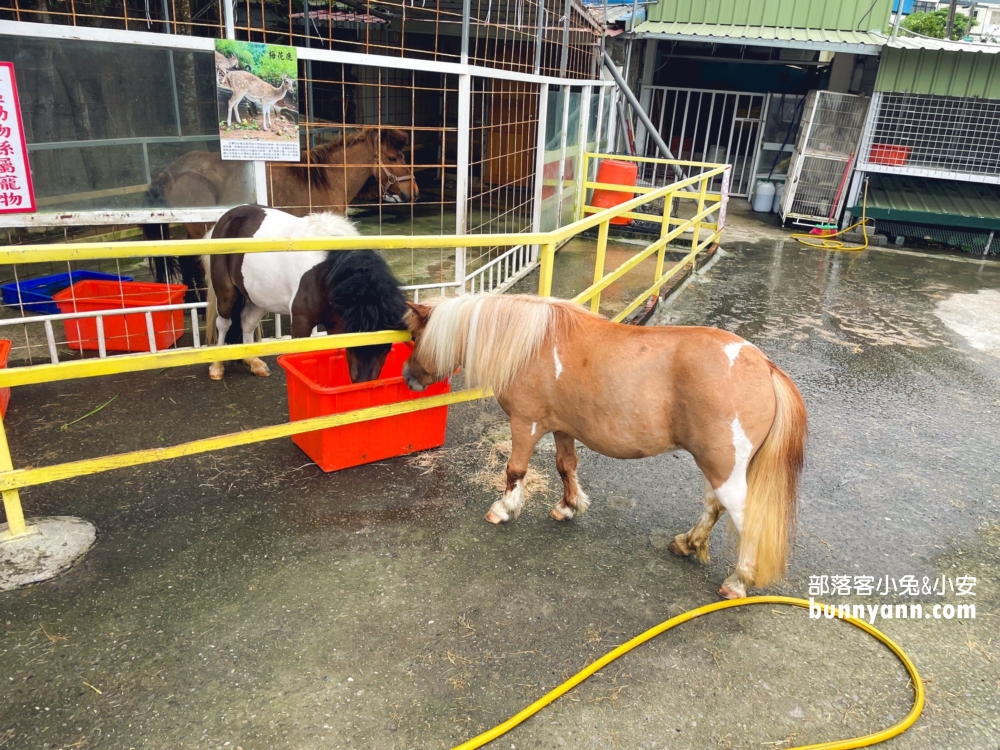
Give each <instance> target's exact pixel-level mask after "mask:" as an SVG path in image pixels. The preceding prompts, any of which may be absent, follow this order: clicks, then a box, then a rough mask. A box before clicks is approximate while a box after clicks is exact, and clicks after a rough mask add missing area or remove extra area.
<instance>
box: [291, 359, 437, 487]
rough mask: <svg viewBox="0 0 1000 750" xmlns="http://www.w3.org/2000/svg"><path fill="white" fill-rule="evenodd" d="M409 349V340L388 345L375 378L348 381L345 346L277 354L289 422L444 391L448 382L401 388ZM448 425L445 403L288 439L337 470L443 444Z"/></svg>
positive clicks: (322, 465) (327, 467)
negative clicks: (417, 389)
mask: <svg viewBox="0 0 1000 750" xmlns="http://www.w3.org/2000/svg"><path fill="white" fill-rule="evenodd" d="M412 350H413V344H411V343H409V342H401V343H396V344H393V345H392V350H391V351H390V352H389V355H388V356H387V357H386V360H385V364H384V365H383V366H382V372H381V374H380V376H379V378H378V379H377V380H371V381H369V382H367V383H357V384H355V383H352V382H351V376H350V374H349V373H348V369H347V355H346V351H345V350H344V349H331V350H328V351H323V352H304V353H302V354H283V355H281V356H280V357H278V365H279V366H280V367H281V368H282V369H283V370H284V371H285V380H286V382H287V385H288V414H289V416H290V417H291V420H292V421H293V422H297V421H298V420H300V419H309V418H310V417H322V416H326V415H328V414H340V413H343V412H347V411H354V410H355V409H366V408H368V407H371V406H382V405H384V404H395V403H399V402H400V401H411V400H413V399H418V398H424V397H426V396H437V395H440V394H442V393H449V392H450V391H451V386H450V385H449V384H448V381H447V380H445V381H444V382H442V383H435V384H434V385H432V386H430V387H429V388H427V390H425V391H422V392H420V393H415V392H414V391H411V390H410V389H409V388H408V387H407V386H406V383H405V382H404V381H403V377H402V372H403V363H405V362H406V360H407V359H408V358H409V356H410V352H411V351H412ZM447 424H448V407H447V406H439V407H436V408H434V409H424V410H423V411H416V412H411V413H409V414H400V415H397V416H395V417H384V418H382V419H373V420H371V421H368V422H359V423H358V424H349V425H343V426H342V427H329V428H327V429H325V430H317V431H315V432H306V433H303V434H301V435H293V436H292V440H293V441H295V444H296V445H297V446H299V448H301V449H302V450H303V451H304V452H305V454H306V455H307V456H309V458H311V459H312V460H313V461H315V462H316V464H317V465H318V466H319V467H320V468H321V469H322V470H323V471H339V470H340V469H346V468H348V467H350V466H360V465H361V464H367V463H371V462H372V461H381V460H383V459H386V458H392V457H393V456H404V455H406V454H407V453H415V452H417V451H423V450H427V449H429V448H437V447H439V446H441V445H444V436H445V428H446V427H447Z"/></svg>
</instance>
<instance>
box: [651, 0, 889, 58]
mask: <svg viewBox="0 0 1000 750" xmlns="http://www.w3.org/2000/svg"><path fill="white" fill-rule="evenodd" d="M653 7H656V6H653ZM636 32H637V33H638V34H640V35H641V36H651V37H661V36H662V37H665V38H666V37H669V38H670V39H674V40H677V41H693V42H715V43H717V44H747V45H755V46H767V47H794V48H797V49H815V50H833V51H835V52H853V53H858V54H867V55H874V54H878V51H879V49H881V47H882V45H883V44H885V37H883V36H880V35H878V34H876V33H872V32H867V31H850V30H847V31H844V30H837V29H822V28H799V27H787V26H754V25H744V24H721V23H689V22H678V21H645V22H644V23H641V24H639V26H637V27H636Z"/></svg>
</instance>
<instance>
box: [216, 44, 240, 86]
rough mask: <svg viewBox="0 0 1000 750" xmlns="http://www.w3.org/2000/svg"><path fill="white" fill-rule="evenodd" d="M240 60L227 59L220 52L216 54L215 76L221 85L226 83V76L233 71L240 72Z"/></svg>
mask: <svg viewBox="0 0 1000 750" xmlns="http://www.w3.org/2000/svg"><path fill="white" fill-rule="evenodd" d="M239 68H240V59H239V58H238V57H226V56H225V55H223V54H222V53H220V52H216V53H215V74H216V76H217V77H218V79H219V83H225V82H226V74H227V73H229V71H231V70H239Z"/></svg>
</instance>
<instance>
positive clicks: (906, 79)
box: [875, 38, 1000, 99]
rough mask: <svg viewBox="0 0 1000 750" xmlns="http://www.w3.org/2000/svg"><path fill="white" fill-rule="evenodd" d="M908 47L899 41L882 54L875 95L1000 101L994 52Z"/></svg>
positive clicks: (999, 66)
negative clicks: (893, 94) (888, 94)
mask: <svg viewBox="0 0 1000 750" xmlns="http://www.w3.org/2000/svg"><path fill="white" fill-rule="evenodd" d="M911 44H913V42H912V41H911V40H909V39H906V40H904V39H903V38H900V39H899V40H897V41H896V42H893V46H889V47H886V48H885V49H883V50H882V58H881V60H880V62H879V70H878V78H877V79H876V80H875V90H876V91H894V92H897V93H901V94H932V95H936V96H964V97H974V98H981V99H1000V54H996V50H993V49H990V48H988V47H984V46H983V45H978V46H976V47H971V46H970V47H968V48H967V49H957V48H956V47H957V45H955V44H950V45H947V46H946V45H945V44H940V45H936V46H940V47H942V48H934V46H930V45H928V46H927V47H911V46H909V45H911ZM925 44H926V43H925ZM896 45H900V46H896ZM902 45H906V47H902ZM901 47H902V48H901Z"/></svg>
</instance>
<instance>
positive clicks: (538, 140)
mask: <svg viewBox="0 0 1000 750" xmlns="http://www.w3.org/2000/svg"><path fill="white" fill-rule="evenodd" d="M548 116H549V84H547V83H543V84H542V85H541V86H540V87H539V91H538V124H537V125H536V126H535V127H536V130H537V132H536V133H535V184H534V196H533V201H534V205H533V206H532V207H531V231H532V232H534V233H535V234H539V233H541V231H542V188H543V187H544V185H545V175H544V172H545V129H546V125H547V118H548ZM538 250H539V246H538V245H532V246H531V262H532V263H534V262H535V261H536V260H538Z"/></svg>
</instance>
